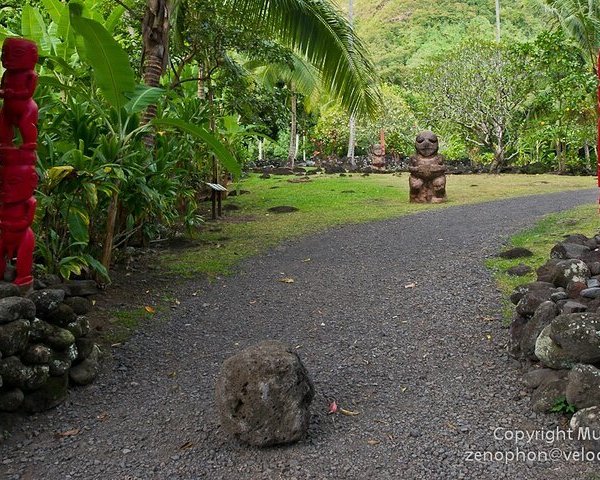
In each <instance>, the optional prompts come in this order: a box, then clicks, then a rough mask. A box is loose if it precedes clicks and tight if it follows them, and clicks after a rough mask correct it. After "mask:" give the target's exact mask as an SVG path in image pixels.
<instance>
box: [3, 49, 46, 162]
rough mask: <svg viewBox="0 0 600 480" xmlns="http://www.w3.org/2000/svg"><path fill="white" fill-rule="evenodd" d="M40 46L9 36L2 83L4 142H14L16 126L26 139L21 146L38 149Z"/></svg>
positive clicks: (9, 143)
mask: <svg viewBox="0 0 600 480" xmlns="http://www.w3.org/2000/svg"><path fill="white" fill-rule="evenodd" d="M37 60H38V53H37V46H36V44H35V43H34V42H31V41H29V40H25V39H22V38H7V39H6V40H4V44H3V45H2V66H3V67H4V68H5V69H6V71H5V72H4V75H3V76H2V81H1V82H0V98H3V99H4V104H3V106H2V110H0V144H1V145H12V144H13V138H14V127H16V128H18V129H19V132H20V133H21V139H22V141H23V143H22V145H21V148H23V149H30V150H34V149H35V148H36V143H37V126H36V124H37V121H38V107H37V105H36V103H35V102H34V101H33V99H32V97H33V92H34V91H35V87H36V85H37V74H36V73H35V70H34V68H35V64H36V62H37Z"/></svg>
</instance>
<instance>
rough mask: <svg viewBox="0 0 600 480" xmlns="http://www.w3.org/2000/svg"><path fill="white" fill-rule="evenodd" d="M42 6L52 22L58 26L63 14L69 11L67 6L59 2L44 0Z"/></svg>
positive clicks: (57, 0)
mask: <svg viewBox="0 0 600 480" xmlns="http://www.w3.org/2000/svg"><path fill="white" fill-rule="evenodd" d="M42 4H43V5H44V8H45V9H46V11H47V12H48V14H49V15H50V18H51V19H52V21H53V22H54V23H56V24H57V25H58V24H59V23H60V19H61V17H62V15H63V13H64V12H65V10H67V7H66V5H63V4H62V3H60V1H59V0H42Z"/></svg>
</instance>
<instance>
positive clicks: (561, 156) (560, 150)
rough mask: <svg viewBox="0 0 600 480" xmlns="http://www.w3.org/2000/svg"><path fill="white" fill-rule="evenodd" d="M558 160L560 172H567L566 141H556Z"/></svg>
mask: <svg viewBox="0 0 600 480" xmlns="http://www.w3.org/2000/svg"><path fill="white" fill-rule="evenodd" d="M555 150H556V160H557V162H558V173H559V174H562V173H565V167H566V165H565V150H566V148H565V144H564V142H562V141H560V140H557V141H556V147H555Z"/></svg>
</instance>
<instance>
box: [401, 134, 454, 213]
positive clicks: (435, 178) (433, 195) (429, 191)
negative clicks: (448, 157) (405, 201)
mask: <svg viewBox="0 0 600 480" xmlns="http://www.w3.org/2000/svg"><path fill="white" fill-rule="evenodd" d="M415 147H416V150H417V153H416V154H415V155H413V156H412V157H410V164H409V167H408V169H409V171H410V178H409V185H410V201H411V203H441V202H444V201H446V198H447V197H446V167H445V166H444V158H443V157H442V156H441V155H440V154H438V149H439V144H438V138H437V136H436V135H435V134H434V133H433V132H430V131H425V132H421V133H419V135H417V140H416V142H415Z"/></svg>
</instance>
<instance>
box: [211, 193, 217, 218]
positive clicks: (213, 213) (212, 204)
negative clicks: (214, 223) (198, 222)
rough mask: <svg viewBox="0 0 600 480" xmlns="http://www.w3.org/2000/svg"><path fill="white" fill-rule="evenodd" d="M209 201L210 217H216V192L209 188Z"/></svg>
mask: <svg viewBox="0 0 600 480" xmlns="http://www.w3.org/2000/svg"><path fill="white" fill-rule="evenodd" d="M210 192H211V193H210V202H211V210H212V219H213V220H216V219H217V192H216V191H215V190H214V189H213V188H211V190H210Z"/></svg>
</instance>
